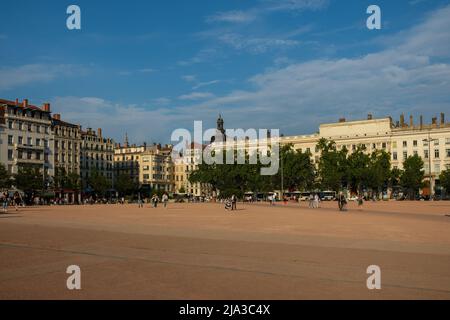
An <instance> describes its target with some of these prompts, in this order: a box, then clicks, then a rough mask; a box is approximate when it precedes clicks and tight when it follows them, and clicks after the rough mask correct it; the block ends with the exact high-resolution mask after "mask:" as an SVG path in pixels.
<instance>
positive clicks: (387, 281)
mask: <svg viewBox="0 0 450 320" xmlns="http://www.w3.org/2000/svg"><path fill="white" fill-rule="evenodd" d="M336 207H337V205H336V203H334V202H333V203H323V204H322V207H321V208H320V209H314V210H313V209H308V208H307V204H306V203H302V204H301V205H298V204H289V205H287V206H285V205H277V206H275V207H270V206H268V205H266V204H245V205H243V204H239V205H238V211H236V212H235V213H233V214H230V213H228V212H226V211H225V210H224V209H223V206H222V205H220V204H170V205H169V207H168V208H157V209H153V208H150V207H149V206H148V205H146V207H145V208H144V209H139V208H138V207H137V206H136V205H125V206H121V205H101V206H97V205H95V206H65V207H37V208H25V209H21V210H20V211H19V212H18V213H16V212H14V211H13V210H10V212H9V214H6V215H4V214H0V299H450V217H448V216H446V215H450V203H448V202H382V203H365V204H364V207H363V208H362V209H358V208H357V206H356V204H353V203H352V204H351V205H350V207H349V211H348V212H347V213H345V214H341V213H339V212H338V210H337V208H336ZM69 265H78V266H80V268H81V286H82V289H81V290H78V291H77V290H74V291H70V290H68V289H67V287H66V280H67V277H68V276H69V275H68V274H67V273H66V268H67V267H68V266H69ZM370 265H378V266H379V267H380V268H381V285H382V289H381V290H368V289H367V286H366V280H367V278H368V276H369V275H368V274H367V273H366V269H367V267H368V266H370Z"/></svg>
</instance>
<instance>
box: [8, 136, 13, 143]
mask: <svg viewBox="0 0 450 320" xmlns="http://www.w3.org/2000/svg"><path fill="white" fill-rule="evenodd" d="M13 143H14V139H13V136H8V144H9V145H12V144H13Z"/></svg>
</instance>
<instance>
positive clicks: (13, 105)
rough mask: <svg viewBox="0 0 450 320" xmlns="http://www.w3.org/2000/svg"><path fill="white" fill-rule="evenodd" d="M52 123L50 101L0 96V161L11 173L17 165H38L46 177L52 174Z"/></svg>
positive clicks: (16, 168) (17, 168)
mask: <svg viewBox="0 0 450 320" xmlns="http://www.w3.org/2000/svg"><path fill="white" fill-rule="evenodd" d="M51 125H52V121H51V116H50V104H48V103H46V104H44V106H42V107H36V106H33V105H30V104H28V100H27V99H24V100H23V102H22V103H19V101H18V100H16V101H15V102H13V101H8V100H3V99H0V163H2V164H4V166H5V167H6V168H7V169H8V171H9V172H10V173H12V174H14V173H17V172H18V170H19V168H20V167H24V166H32V167H37V168H39V169H40V170H41V171H42V173H43V180H46V181H47V180H48V178H49V177H50V176H53V174H54V156H53V150H54V147H53V143H54V141H53V140H54V139H53V136H52V132H51ZM47 182H48V181H47Z"/></svg>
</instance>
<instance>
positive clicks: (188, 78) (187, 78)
mask: <svg viewBox="0 0 450 320" xmlns="http://www.w3.org/2000/svg"><path fill="white" fill-rule="evenodd" d="M181 79H183V80H184V81H186V82H194V81H196V80H197V77H196V76H195V75H192V74H191V75H185V76H181Z"/></svg>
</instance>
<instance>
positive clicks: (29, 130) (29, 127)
mask: <svg viewBox="0 0 450 320" xmlns="http://www.w3.org/2000/svg"><path fill="white" fill-rule="evenodd" d="M28 132H31V123H29V124H28Z"/></svg>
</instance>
